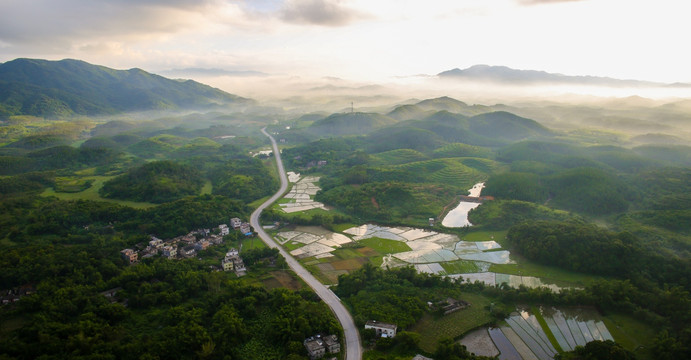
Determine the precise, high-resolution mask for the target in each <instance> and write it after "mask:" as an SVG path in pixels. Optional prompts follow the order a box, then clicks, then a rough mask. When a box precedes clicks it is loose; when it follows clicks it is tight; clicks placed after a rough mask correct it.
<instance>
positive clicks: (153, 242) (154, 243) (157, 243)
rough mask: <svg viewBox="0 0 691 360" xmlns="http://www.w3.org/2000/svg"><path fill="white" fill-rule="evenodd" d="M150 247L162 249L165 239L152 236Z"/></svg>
mask: <svg viewBox="0 0 691 360" xmlns="http://www.w3.org/2000/svg"><path fill="white" fill-rule="evenodd" d="M149 247H151V248H156V249H160V248H162V247H163V240H161V239H159V238H157V237H155V236H152V237H151V241H149Z"/></svg>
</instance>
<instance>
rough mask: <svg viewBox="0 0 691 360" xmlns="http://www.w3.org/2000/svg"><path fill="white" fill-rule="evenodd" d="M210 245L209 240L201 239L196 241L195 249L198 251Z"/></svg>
mask: <svg viewBox="0 0 691 360" xmlns="http://www.w3.org/2000/svg"><path fill="white" fill-rule="evenodd" d="M209 245H211V243H210V242H208V241H206V240H200V241H198V242H196V243H194V249H195V250H197V251H202V250H206V249H208V248H209Z"/></svg>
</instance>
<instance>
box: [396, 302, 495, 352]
mask: <svg viewBox="0 0 691 360" xmlns="http://www.w3.org/2000/svg"><path fill="white" fill-rule="evenodd" d="M461 299H462V300H465V301H467V302H469V303H470V307H468V308H466V309H463V310H459V311H456V312H453V313H451V314H449V315H445V316H442V317H440V318H437V319H435V318H434V316H433V315H431V314H429V313H428V314H425V315H424V316H423V317H422V319H420V320H419V321H418V322H417V323H416V324H415V325H413V327H412V328H411V329H410V331H413V332H416V333H418V334H420V348H421V349H422V350H424V351H427V352H430V353H431V352H434V350H435V349H436V348H437V343H438V342H439V340H441V339H444V338H451V339H458V338H460V337H461V336H463V334H465V333H467V332H468V331H470V330H473V329H475V328H477V327H480V326H482V325H486V324H488V323H490V322H492V320H493V319H492V316H491V315H490V313H489V311H488V310H487V309H485V307H486V306H489V304H490V302H491V301H490V299H489V298H486V297H484V296H482V295H479V294H471V293H465V294H463V296H461Z"/></svg>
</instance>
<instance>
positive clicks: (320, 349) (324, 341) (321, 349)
mask: <svg viewBox="0 0 691 360" xmlns="http://www.w3.org/2000/svg"><path fill="white" fill-rule="evenodd" d="M303 344H304V345H305V349H307V354H308V355H309V357H310V359H312V360H314V359H318V358H320V357H322V356H324V355H326V353H331V354H336V353H339V352H341V343H340V342H338V337H337V336H336V335H325V336H323V337H322V336H321V335H315V336H310V337H309V338H307V339H305V341H304V342H303Z"/></svg>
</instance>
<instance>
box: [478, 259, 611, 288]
mask: <svg viewBox="0 0 691 360" xmlns="http://www.w3.org/2000/svg"><path fill="white" fill-rule="evenodd" d="M511 258H512V259H514V260H516V264H492V265H491V266H490V268H489V271H492V272H496V273H501V274H509V275H519V276H520V275H522V276H534V277H537V278H540V279H543V280H546V282H548V283H554V284H555V285H557V286H586V285H589V284H591V283H593V282H594V281H596V280H598V279H602V277H601V276H596V275H590V274H584V273H578V272H574V271H569V270H564V269H561V268H558V267H554V266H547V265H541V264H537V263H535V262H532V261H530V260H528V259H526V258H524V257H522V256H520V255H517V254H515V253H511Z"/></svg>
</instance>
